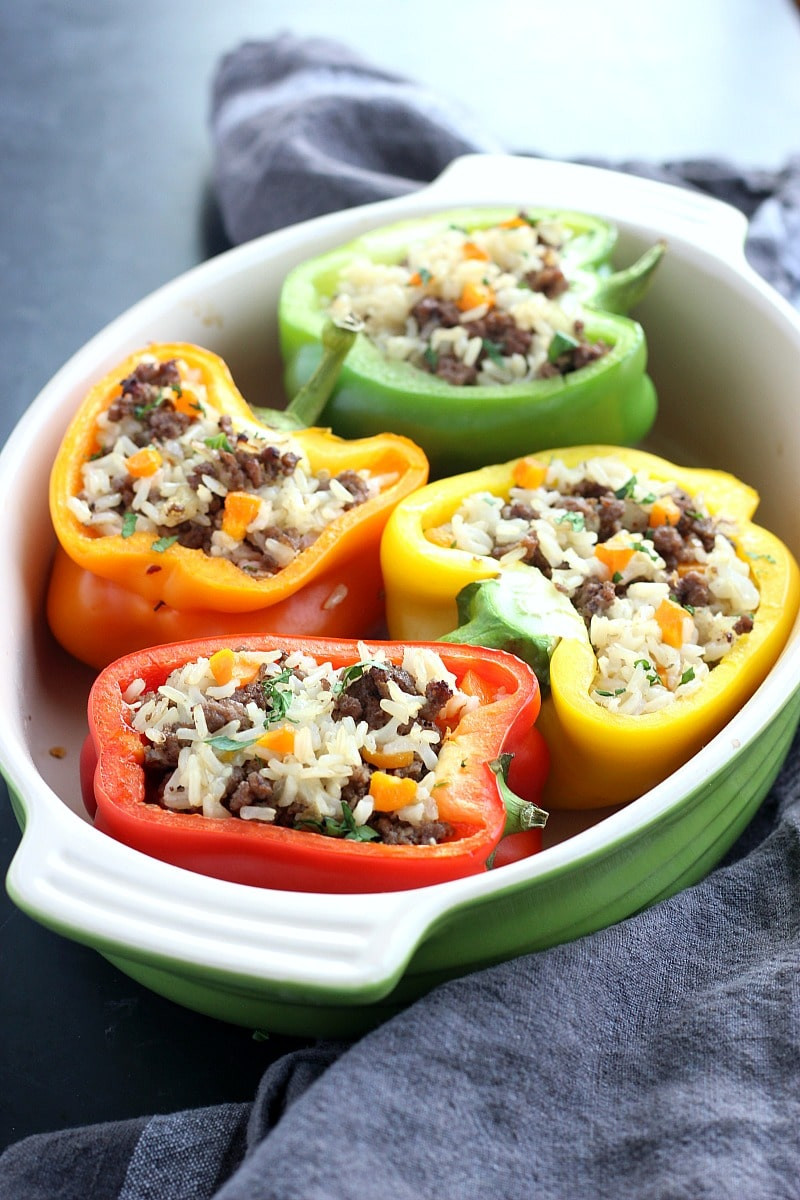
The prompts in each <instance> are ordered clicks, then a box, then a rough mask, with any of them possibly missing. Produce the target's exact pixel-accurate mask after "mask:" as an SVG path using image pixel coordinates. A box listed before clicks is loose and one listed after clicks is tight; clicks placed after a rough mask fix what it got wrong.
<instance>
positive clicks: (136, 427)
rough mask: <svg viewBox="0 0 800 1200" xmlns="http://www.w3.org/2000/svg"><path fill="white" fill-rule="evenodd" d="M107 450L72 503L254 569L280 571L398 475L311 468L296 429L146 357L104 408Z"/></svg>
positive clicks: (175, 365) (95, 524) (106, 524)
mask: <svg viewBox="0 0 800 1200" xmlns="http://www.w3.org/2000/svg"><path fill="white" fill-rule="evenodd" d="M96 440H97V449H96V451H95V453H94V454H93V455H92V457H91V458H90V459H89V460H88V461H87V462H86V463H84V464H83V465H82V468H81V478H82V488H81V490H80V492H79V493H78V494H77V495H75V496H72V497H71V498H70V500H69V507H70V510H71V511H72V513H73V515H74V516H75V517H76V518H77V520H78V521H79V522H80V523H81V524H82V525H83V526H85V527H86V528H87V529H90V530H92V531H93V532H94V533H96V534H97V535H98V536H114V535H120V536H122V537H123V538H126V537H130V536H131V535H132V534H134V533H140V532H145V533H149V534H152V536H153V547H154V549H156V550H165V549H167V548H168V547H169V546H170V545H172V544H174V543H178V544H179V545H181V546H185V547H187V548H189V549H195V550H201V551H203V552H204V553H205V554H208V555H210V556H211V557H217V558H224V559H227V560H228V561H230V562H232V563H233V564H234V565H235V566H237V567H238V568H240V569H241V570H242V571H246V572H247V573H248V575H250V576H252V577H254V578H264V577H267V576H270V575H274V574H276V573H277V572H278V571H280V570H282V569H283V568H284V567H285V566H287V565H288V564H289V563H290V562H291V561H292V560H293V559H294V558H295V557H296V555H297V554H299V553H301V552H302V551H303V550H304V549H306V548H307V547H308V546H310V545H312V543H313V542H314V541H315V540H316V538H317V537H318V536H319V534H320V533H321V532H322V531H323V530H324V529H325V528H326V527H327V526H328V525H330V524H331V523H332V522H333V521H336V520H337V519H338V518H339V517H340V516H342V514H343V513H345V512H347V511H349V510H350V509H351V508H353V507H355V506H356V505H359V504H363V503H364V502H365V501H366V500H368V499H370V498H372V497H373V496H375V495H377V494H378V493H379V492H380V490H381V488H382V487H383V486H385V485H386V484H387V483H388V482H389V481H388V479H385V478H382V477H378V476H375V475H372V474H370V472H368V471H363V470H362V471H351V470H347V471H342V472H340V473H339V474H338V475H333V476H332V475H330V473H328V472H326V471H317V472H313V471H312V470H311V467H310V465H309V462H308V459H307V457H306V456H305V454H304V452H303V448H302V446H301V445H300V443H299V442H298V441H297V440H296V439H294V438H292V437H291V436H290V435H284V434H281V433H277V432H276V431H274V430H265V429H264V428H263V427H261V426H259V425H258V424H257V423H256V422H246V421H241V420H239V421H237V422H236V423H234V421H233V419H232V418H231V417H230V416H229V415H228V414H226V413H221V412H219V411H217V410H216V409H215V408H214V407H213V406H212V405H211V404H210V403H209V401H208V398H207V394H206V388H205V386H204V385H203V383H202V381H201V379H200V378H199V373H195V372H192V371H190V370H189V368H188V367H187V365H186V364H185V363H183V362H181V361H176V360H169V361H165V362H159V361H158V360H157V359H156V358H154V357H150V356H143V358H142V359H141V361H140V362H139V363H138V365H137V366H136V368H135V370H134V371H133V373H132V374H131V375H130V376H129V377H128V378H127V379H124V380H122V381H121V391H120V395H119V396H118V397H116V398H115V399H114V400H113V401H112V403H111V405H110V406H109V407H108V408H107V409H106V410H105V412H103V413H101V415H100V416H99V417H98V420H97V428H96Z"/></svg>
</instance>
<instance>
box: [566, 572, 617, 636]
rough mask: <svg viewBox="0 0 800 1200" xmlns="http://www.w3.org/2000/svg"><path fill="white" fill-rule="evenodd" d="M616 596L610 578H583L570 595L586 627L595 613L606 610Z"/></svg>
mask: <svg viewBox="0 0 800 1200" xmlns="http://www.w3.org/2000/svg"><path fill="white" fill-rule="evenodd" d="M616 598H617V592H616V588H615V587H614V584H613V583H612V582H611V580H610V579H603V580H600V579H595V578H593V577H591V576H590V577H589V578H588V579H585V580H584V582H583V583H582V584H581V585H580V587H579V588H577V590H576V591H575V592H574V593H573V595H572V603H573V605H574V606H575V608H576V609H577V610H578V612H579V613H580V614H581V616H582V617H583V619H584V621H585V622H586V625H587V627H588V626H589V624H590V623H591V620H592V617H593V616H595V614H597V613H604V612H606V611H607V610H608V609H609V608H610V607H611V605H612V604H613V603H614V601H615V600H616Z"/></svg>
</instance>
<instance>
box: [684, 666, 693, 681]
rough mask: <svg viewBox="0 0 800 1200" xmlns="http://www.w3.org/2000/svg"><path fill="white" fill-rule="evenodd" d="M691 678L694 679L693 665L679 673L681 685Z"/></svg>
mask: <svg viewBox="0 0 800 1200" xmlns="http://www.w3.org/2000/svg"><path fill="white" fill-rule="evenodd" d="M693 679H694V667H687V668H686V670H685V671H684V672H683V674H682V675H681V685H683V684H684V683H691V682H692V680H693Z"/></svg>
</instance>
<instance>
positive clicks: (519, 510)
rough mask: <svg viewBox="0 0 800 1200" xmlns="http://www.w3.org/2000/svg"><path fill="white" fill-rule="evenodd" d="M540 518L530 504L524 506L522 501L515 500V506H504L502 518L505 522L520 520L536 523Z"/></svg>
mask: <svg viewBox="0 0 800 1200" xmlns="http://www.w3.org/2000/svg"><path fill="white" fill-rule="evenodd" d="M538 516H539V514H538V512H537V511H536V509H535V508H531V506H530V504H523V503H522V501H521V500H515V501H514V502H513V504H505V505H503V511H502V517H503V520H504V521H513V520H515V519H516V518H519V519H520V520H523V521H535V520H536V518H537V517H538Z"/></svg>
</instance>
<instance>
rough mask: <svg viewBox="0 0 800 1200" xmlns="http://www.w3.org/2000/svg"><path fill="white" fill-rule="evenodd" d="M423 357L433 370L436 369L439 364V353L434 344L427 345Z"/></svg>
mask: <svg viewBox="0 0 800 1200" xmlns="http://www.w3.org/2000/svg"><path fill="white" fill-rule="evenodd" d="M422 357H423V358H424V359H425V362H426V363H427V364H428V366H429V367H430V369H431V370H432V371H435V370H436V368H437V367H438V365H439V355H438V354H437V352H436V351H435V350H434V348H433V346H426V347H425V349H424V350H423V352H422Z"/></svg>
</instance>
